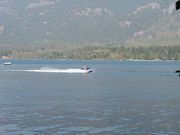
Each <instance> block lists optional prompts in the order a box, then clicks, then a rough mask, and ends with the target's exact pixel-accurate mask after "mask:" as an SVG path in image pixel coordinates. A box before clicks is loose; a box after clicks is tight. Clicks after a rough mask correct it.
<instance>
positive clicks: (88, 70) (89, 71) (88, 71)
mask: <svg viewBox="0 0 180 135" xmlns="http://www.w3.org/2000/svg"><path fill="white" fill-rule="evenodd" d="M81 70H82V72H84V73H91V72H93V71H94V69H92V68H89V69H81Z"/></svg>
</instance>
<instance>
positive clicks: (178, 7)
mask: <svg viewBox="0 0 180 135" xmlns="http://www.w3.org/2000/svg"><path fill="white" fill-rule="evenodd" d="M178 9H180V0H178V1H177V2H176V10H178Z"/></svg>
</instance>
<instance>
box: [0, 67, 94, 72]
mask: <svg viewBox="0 0 180 135" xmlns="http://www.w3.org/2000/svg"><path fill="white" fill-rule="evenodd" d="M2 71H6V72H8V71H9V72H39V73H89V72H92V71H93V69H90V70H83V69H78V68H72V69H71V68H70V69H55V68H40V69H31V70H1V72H2Z"/></svg>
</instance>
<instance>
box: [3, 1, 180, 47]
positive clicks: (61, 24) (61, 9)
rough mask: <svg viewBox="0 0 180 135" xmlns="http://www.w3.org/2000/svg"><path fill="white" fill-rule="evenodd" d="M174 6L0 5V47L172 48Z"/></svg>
mask: <svg viewBox="0 0 180 135" xmlns="http://www.w3.org/2000/svg"><path fill="white" fill-rule="evenodd" d="M175 2H176V1H175V0H173V1H172V0H167V1H165V2H164V1H163V0H150V1H146V0H140V1H138V2H135V1H132V0H127V1H116V0H112V1H111V2H109V1H108V0H99V1H96V0H91V1H89V0H73V1H72V0H68V1H65V0H33V1H31V0H27V1H23V2H22V1H21V0H17V1H16V2H15V1H11V0H2V1H1V2H0V16H1V19H0V46H3V45H5V44H7V45H9V46H28V45H32V46H33V45H34V46H38V45H57V46H62V45H79V44H81V45H83V44H85V45H87V44H117V45H118V44H139V43H141V44H145V43H147V42H148V43H149V44H160V45H161V44H164V43H165V44H166V43H167V44H170V43H172V44H177V43H180V38H179V36H180V34H179V33H180V23H179V21H180V19H179V18H180V17H179V16H180V13H179V12H178V11H175ZM164 21H165V22H164ZM174 41H175V43H173V42H174ZM170 45H171V44H170Z"/></svg>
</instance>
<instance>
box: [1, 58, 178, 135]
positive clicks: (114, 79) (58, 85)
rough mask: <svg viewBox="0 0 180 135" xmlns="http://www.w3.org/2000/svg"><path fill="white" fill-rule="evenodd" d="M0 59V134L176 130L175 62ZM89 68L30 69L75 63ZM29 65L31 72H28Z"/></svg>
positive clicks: (159, 134) (144, 134) (157, 134)
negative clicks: (8, 62) (86, 70)
mask: <svg viewBox="0 0 180 135" xmlns="http://www.w3.org/2000/svg"><path fill="white" fill-rule="evenodd" d="M3 62H4V61H3V60H0V134H1V135H48V134H50V135H179V134H180V128H179V127H180V77H178V75H177V74H175V73H174V71H175V70H176V69H180V62H174V61H172V62H162V61H154V62H150V61H149V62H148V61H73V60H68V61H66V60H11V62H12V65H11V66H4V65H3ZM84 64H85V65H88V66H90V67H92V68H94V69H95V71H94V72H93V73H90V74H82V73H59V72H53V73H51V72H48V73H47V72H33V71H36V70H41V69H46V70H48V69H51V70H53V69H56V70H57V69H58V70H66V69H76V68H81V66H82V65H84ZM29 71H31V72H29Z"/></svg>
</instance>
